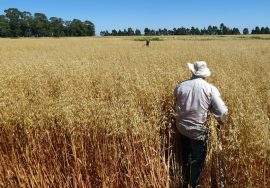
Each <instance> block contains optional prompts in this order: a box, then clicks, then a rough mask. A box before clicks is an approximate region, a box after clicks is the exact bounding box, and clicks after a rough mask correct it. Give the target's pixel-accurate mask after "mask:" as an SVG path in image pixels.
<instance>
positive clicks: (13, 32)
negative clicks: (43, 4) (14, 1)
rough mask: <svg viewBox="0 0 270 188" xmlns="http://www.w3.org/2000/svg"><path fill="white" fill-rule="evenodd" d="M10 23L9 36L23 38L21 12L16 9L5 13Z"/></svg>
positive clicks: (10, 9)
mask: <svg viewBox="0 0 270 188" xmlns="http://www.w3.org/2000/svg"><path fill="white" fill-rule="evenodd" d="M4 12H5V13H6V15H5V16H6V18H7V19H8V23H9V28H10V31H9V36H10V37H19V36H21V12H20V11H19V10H18V9H16V8H9V9H7V10H5V11H4Z"/></svg>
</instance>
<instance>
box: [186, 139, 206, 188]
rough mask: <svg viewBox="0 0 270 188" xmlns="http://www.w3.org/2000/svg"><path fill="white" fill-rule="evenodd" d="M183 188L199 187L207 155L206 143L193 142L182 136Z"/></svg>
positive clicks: (200, 141)
mask: <svg viewBox="0 0 270 188" xmlns="http://www.w3.org/2000/svg"><path fill="white" fill-rule="evenodd" d="M181 145H182V177H183V179H184V184H183V187H187V185H188V184H189V185H190V186H191V187H192V188H193V187H194V188H195V187H196V186H197V185H199V182H200V174H201V171H202V169H203V166H204V161H205V157H206V153H207V145H206V141H202V140H193V139H190V138H188V137H185V136H183V135H181Z"/></svg>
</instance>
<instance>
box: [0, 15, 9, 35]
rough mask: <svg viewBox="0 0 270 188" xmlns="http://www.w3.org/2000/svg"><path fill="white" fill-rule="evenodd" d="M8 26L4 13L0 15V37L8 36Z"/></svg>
mask: <svg viewBox="0 0 270 188" xmlns="http://www.w3.org/2000/svg"><path fill="white" fill-rule="evenodd" d="M9 34H10V27H9V23H8V19H7V18H6V17H5V16H4V15H0V37H9Z"/></svg>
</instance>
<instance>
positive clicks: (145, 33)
mask: <svg viewBox="0 0 270 188" xmlns="http://www.w3.org/2000/svg"><path fill="white" fill-rule="evenodd" d="M144 35H145V36H149V35H150V29H149V28H147V27H146V28H145V29H144Z"/></svg>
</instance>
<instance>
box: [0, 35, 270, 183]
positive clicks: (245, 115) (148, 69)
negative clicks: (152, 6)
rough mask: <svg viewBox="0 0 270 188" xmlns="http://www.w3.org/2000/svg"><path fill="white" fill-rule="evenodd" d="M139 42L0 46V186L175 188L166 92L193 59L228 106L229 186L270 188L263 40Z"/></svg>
mask: <svg viewBox="0 0 270 188" xmlns="http://www.w3.org/2000/svg"><path fill="white" fill-rule="evenodd" d="M141 38H142V37H139V38H134V37H108V38H102V37H93V38H59V39H49V38H40V39H0V187H104V188H105V187H106V188H107V187H108V188H109V187H112V188H114V187H178V186H179V184H180V181H181V177H179V166H180V161H179V159H178V158H179V151H180V148H179V147H178V145H177V143H178V141H179V140H178V135H177V132H176V131H175V125H174V118H173V115H174V110H173V90H174V88H175V86H176V84H177V83H178V82H179V81H182V80H185V79H188V78H189V77H190V74H191V73H190V72H189V71H188V68H187V62H194V61H196V60H204V61H206V62H207V63H208V66H209V68H210V70H211V71H212V75H211V76H210V77H209V78H208V81H209V82H210V83H212V84H214V85H215V86H217V88H218V89H219V90H220V92H221V95H222V98H223V99H224V101H225V103H226V105H227V106H228V109H229V119H228V123H227V124H226V127H225V128H224V129H225V136H224V140H223V141H224V148H223V149H224V153H223V154H224V158H225V168H226V182H227V185H228V186H229V187H259V188H260V187H268V186H269V184H270V157H269V156H270V120H269V118H270V84H269V78H270V37H269V36H267V35H258V36H252V37H251V36H250V35H247V36H233V37H232V36H186V37H185V36H183V37H182V36H181V37H159V38H158V40H157V41H151V43H150V47H146V46H144V41H140V40H141ZM216 124H217V122H216V121H215V120H214V118H213V117H210V120H209V127H210V129H211V135H210V137H211V139H210V140H211V144H209V152H208V156H207V161H206V165H205V168H204V171H203V180H202V185H203V187H210V186H211V185H213V184H215V183H218V171H219V166H218V165H217V162H216V161H217V156H218V152H217V144H216V142H217V141H216V140H217V138H216V136H215V135H216V133H215V126H216Z"/></svg>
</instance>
